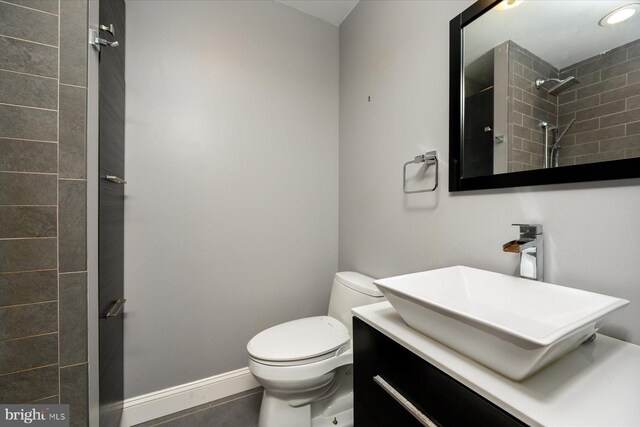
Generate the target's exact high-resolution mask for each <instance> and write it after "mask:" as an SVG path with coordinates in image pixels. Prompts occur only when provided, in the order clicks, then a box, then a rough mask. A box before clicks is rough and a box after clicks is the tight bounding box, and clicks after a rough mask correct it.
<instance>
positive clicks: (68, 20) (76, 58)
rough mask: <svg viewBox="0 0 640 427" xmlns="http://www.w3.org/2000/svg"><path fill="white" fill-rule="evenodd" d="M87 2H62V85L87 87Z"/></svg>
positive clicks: (81, 0) (80, 0) (85, 0)
mask: <svg viewBox="0 0 640 427" xmlns="http://www.w3.org/2000/svg"><path fill="white" fill-rule="evenodd" d="M86 31H87V0H76V1H62V2H60V83H63V84H71V85H76V86H86V85H87V75H86V68H87V67H86V65H85V64H86V61H87V46H88V44H87V41H86V40H87V34H86Z"/></svg>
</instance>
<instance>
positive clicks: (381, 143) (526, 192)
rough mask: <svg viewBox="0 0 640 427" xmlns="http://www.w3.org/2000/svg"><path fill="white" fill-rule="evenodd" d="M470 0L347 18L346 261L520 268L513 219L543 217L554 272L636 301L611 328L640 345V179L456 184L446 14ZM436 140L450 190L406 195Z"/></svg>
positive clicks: (343, 104) (403, 268)
mask: <svg viewBox="0 0 640 427" xmlns="http://www.w3.org/2000/svg"><path fill="white" fill-rule="evenodd" d="M471 3H472V2H470V1H468V2H453V1H425V2H401V1H391V2H385V1H376V2H366V1H365V2H360V3H359V4H358V5H357V6H356V8H355V9H354V11H353V12H352V13H351V15H350V16H349V17H348V18H347V19H346V20H345V22H344V23H343V24H342V26H341V27H340V221H339V223H340V233H339V235H340V251H339V253H340V263H339V267H340V269H341V270H349V269H353V270H356V271H360V272H362V273H366V274H369V275H372V276H377V277H383V276H391V275H397V274H402V273H409V272H413V271H420V270H428V269H432V268H438V267H444V266H448V265H454V264H465V265H469V266H473V267H479V268H485V269H488V270H493V271H498V272H502V273H506V274H515V273H516V271H517V268H518V267H517V265H518V257H517V256H516V255H513V254H506V253H503V252H502V243H504V242H507V241H509V240H511V239H513V238H514V236H516V229H515V228H514V227H511V225H510V224H511V223H515V222H540V223H542V224H544V227H545V239H546V245H545V247H546V254H545V263H546V272H545V273H546V278H547V280H548V281H551V282H554V283H557V284H560V285H566V286H572V287H576V288H581V289H586V290H590V291H596V292H602V293H606V294H611V295H615V296H618V297H623V298H626V299H628V300H630V301H631V305H629V306H628V307H626V308H625V309H623V311H620V312H618V313H617V314H615V315H613V316H612V318H611V322H610V324H609V326H608V327H606V328H604V329H603V332H604V333H606V334H609V335H612V336H615V337H618V338H622V339H625V340H627V341H631V342H635V343H639V344H640V329H639V328H638V325H640V309H639V308H638V307H639V304H640V262H639V260H640V246H639V245H637V244H635V237H636V236H637V235H638V218H640V185H639V184H640V180H637V179H636V180H627V181H617V182H601V183H596V184H570V185H557V186H549V187H541V188H520V189H509V190H501V191H478V192H472V193H464V194H455V195H454V194H451V193H449V192H448V185H447V177H448V173H449V171H448V167H447V162H448V143H449V142H448V120H449V119H448V104H449V94H448V90H449V89H448V81H449V76H448V71H449V67H448V63H449V46H448V30H449V20H450V19H451V18H453V17H454V16H456V15H457V14H458V13H460V12H461V11H462V10H464V9H465V8H466V7H467V6H468V5H470V4H471ZM368 96H371V102H368V101H367V97H368ZM431 148H436V149H438V150H439V153H440V159H441V161H442V163H441V164H442V167H441V170H440V179H441V187H440V188H439V189H438V190H437V192H435V193H431V194H419V195H408V196H405V195H403V193H402V187H401V182H400V179H401V177H402V164H403V163H404V162H405V161H407V160H409V159H412V158H413V157H414V156H416V155H418V154H420V153H424V152H425V151H426V150H428V149H431Z"/></svg>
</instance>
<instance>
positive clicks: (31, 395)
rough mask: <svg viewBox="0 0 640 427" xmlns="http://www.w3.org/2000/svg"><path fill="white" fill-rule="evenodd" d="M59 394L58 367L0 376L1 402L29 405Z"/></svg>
mask: <svg viewBox="0 0 640 427" xmlns="http://www.w3.org/2000/svg"><path fill="white" fill-rule="evenodd" d="M56 394H58V365H53V366H47V367H44V368H38V369H30V370H28V371H22V372H17V373H15V374H8V375H3V376H0V402H3V403H27V402H33V401H35V400H38V399H42V398H45V397H51V396H54V395H56Z"/></svg>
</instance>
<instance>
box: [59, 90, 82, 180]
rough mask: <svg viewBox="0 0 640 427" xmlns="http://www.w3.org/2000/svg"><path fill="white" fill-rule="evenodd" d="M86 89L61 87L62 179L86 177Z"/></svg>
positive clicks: (60, 144)
mask: <svg viewBox="0 0 640 427" xmlns="http://www.w3.org/2000/svg"><path fill="white" fill-rule="evenodd" d="M86 97H87V94H86V89H83V88H78V87H74V86H65V85H60V140H59V146H60V178H79V179H82V178H84V177H85V165H86V159H85V139H86V138H85V134H86V132H85V127H86V125H85V110H86V108H85V107H86Z"/></svg>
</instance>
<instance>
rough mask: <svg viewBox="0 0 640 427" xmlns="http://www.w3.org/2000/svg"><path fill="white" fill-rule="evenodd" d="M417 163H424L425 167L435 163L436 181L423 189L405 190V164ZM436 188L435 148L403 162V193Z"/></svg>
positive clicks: (421, 191)
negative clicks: (431, 185)
mask: <svg viewBox="0 0 640 427" xmlns="http://www.w3.org/2000/svg"><path fill="white" fill-rule="evenodd" d="M418 163H425V164H426V165H427V167H428V166H431V165H436V182H435V184H434V186H433V188H425V189H423V190H407V166H409V165H412V164H418ZM436 188H438V152H437V151H436V150H431V151H428V152H426V153H424V154H421V155H419V156H416V157H415V158H414V159H413V160H409V161H408V162H406V163H405V164H404V169H403V170H402V191H404V193H405V194H413V193H426V192H429V191H435V189H436Z"/></svg>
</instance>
